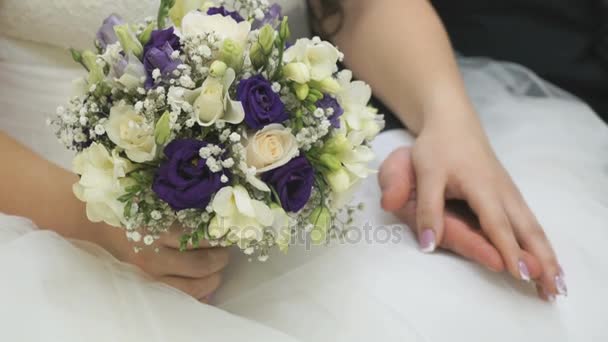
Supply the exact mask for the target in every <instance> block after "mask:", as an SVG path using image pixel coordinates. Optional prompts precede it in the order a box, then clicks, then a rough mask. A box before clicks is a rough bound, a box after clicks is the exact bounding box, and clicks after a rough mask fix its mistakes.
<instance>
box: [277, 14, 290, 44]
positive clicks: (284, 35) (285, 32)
mask: <svg viewBox="0 0 608 342" xmlns="http://www.w3.org/2000/svg"><path fill="white" fill-rule="evenodd" d="M279 37H280V38H281V40H282V41H286V40H288V39H289V37H291V31H290V30H289V18H288V17H287V16H284V17H283V21H282V22H281V28H280V29H279Z"/></svg>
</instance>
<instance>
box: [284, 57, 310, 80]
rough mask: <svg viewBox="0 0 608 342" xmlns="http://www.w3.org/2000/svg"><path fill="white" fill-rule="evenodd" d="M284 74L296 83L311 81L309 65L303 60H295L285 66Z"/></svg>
mask: <svg viewBox="0 0 608 342" xmlns="http://www.w3.org/2000/svg"><path fill="white" fill-rule="evenodd" d="M283 75H284V76H285V77H286V78H287V79H289V80H292V81H294V82H296V83H301V84H304V83H308V82H309V81H310V69H309V68H308V65H306V64H304V63H301V62H293V63H289V64H287V65H285V66H284V67H283Z"/></svg>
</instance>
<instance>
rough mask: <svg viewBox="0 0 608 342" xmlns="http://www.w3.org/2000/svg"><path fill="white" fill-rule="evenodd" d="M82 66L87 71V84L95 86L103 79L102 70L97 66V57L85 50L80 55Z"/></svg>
mask: <svg viewBox="0 0 608 342" xmlns="http://www.w3.org/2000/svg"><path fill="white" fill-rule="evenodd" d="M81 60H82V64H83V65H84V66H85V67H86V68H87V70H89V78H88V80H87V81H88V83H89V84H96V83H99V82H101V81H103V79H104V78H105V74H104V72H103V68H102V67H101V66H100V65H99V64H97V55H96V54H94V53H93V52H91V51H89V50H86V51H84V52H82V54H81Z"/></svg>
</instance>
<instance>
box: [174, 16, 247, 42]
mask: <svg viewBox="0 0 608 342" xmlns="http://www.w3.org/2000/svg"><path fill="white" fill-rule="evenodd" d="M249 31H251V23H250V22H248V21H246V20H245V21H242V22H240V23H237V22H236V20H234V19H232V18H231V17H229V16H228V17H224V16H223V15H221V14H215V15H207V14H206V13H202V12H198V11H193V12H190V13H188V14H186V15H185V16H184V18H183V19H182V27H181V34H182V36H183V37H185V38H187V37H190V36H196V35H199V34H205V33H215V34H217V35H219V36H220V37H222V39H221V41H224V40H225V39H230V40H232V41H233V42H235V43H237V44H240V46H241V47H244V46H245V44H246V43H247V37H248V36H249Z"/></svg>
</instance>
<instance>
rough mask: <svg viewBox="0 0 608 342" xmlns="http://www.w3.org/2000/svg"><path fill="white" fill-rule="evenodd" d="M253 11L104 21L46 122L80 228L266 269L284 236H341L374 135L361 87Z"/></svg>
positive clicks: (254, 1)
mask: <svg viewBox="0 0 608 342" xmlns="http://www.w3.org/2000/svg"><path fill="white" fill-rule="evenodd" d="M280 12H281V10H280V7H279V6H278V5H272V6H270V5H269V4H268V2H267V0H232V1H219V2H216V3H211V2H205V1H197V0H162V1H161V5H160V9H159V11H158V17H157V18H154V20H152V19H148V20H146V21H144V22H141V23H127V22H124V21H123V20H122V19H121V17H119V16H118V15H111V16H109V17H108V18H107V19H105V20H104V21H103V25H102V26H101V28H100V29H99V31H98V33H97V39H96V41H95V45H96V52H93V51H77V50H74V49H72V50H71V52H72V55H73V58H74V59H75V60H76V61H77V62H78V63H80V64H81V65H82V66H83V67H84V68H85V69H86V71H87V72H88V75H87V76H86V77H84V78H82V79H79V80H76V81H75V87H76V91H77V95H76V96H75V97H73V98H72V99H71V100H70V102H69V104H68V105H67V106H61V107H59V108H58V109H57V112H56V115H55V116H53V118H52V119H51V120H50V121H51V122H50V123H51V124H52V125H53V126H54V127H56V129H57V136H58V138H59V139H60V141H61V142H62V143H63V144H64V145H65V146H66V147H67V148H69V149H73V150H75V151H77V155H76V157H75V158H74V161H73V168H74V171H75V172H76V173H77V174H78V175H80V180H79V181H78V183H76V184H74V187H73V190H74V194H75V195H76V196H77V197H78V198H79V199H80V200H82V201H84V202H86V211H87V216H88V218H89V219H90V220H91V221H94V222H101V221H104V222H106V223H108V224H109V225H112V226H116V227H122V228H124V229H125V231H126V234H127V236H128V238H129V239H130V240H131V241H133V242H135V243H136V244H135V246H136V247H135V248H136V250H138V248H142V247H137V243H139V242H140V241H141V242H142V243H143V245H152V244H153V243H154V241H155V240H156V239H158V238H159V236H160V234H162V233H163V232H166V231H167V230H168V229H169V228H170V227H171V226H173V225H174V224H176V227H181V228H180V229H183V237H182V240H181V243H182V248H187V247H188V246H191V245H194V246H196V245H198V244H199V242H200V241H201V240H208V241H210V242H211V244H212V245H221V246H229V245H238V247H240V248H241V249H242V250H243V251H244V252H245V253H246V254H249V255H251V254H253V253H257V255H258V258H259V259H260V260H265V259H266V258H268V253H269V251H270V249H271V248H273V247H275V246H276V247H278V248H280V249H281V250H283V251H285V250H286V249H287V248H288V246H289V244H290V242H291V241H292V238H293V237H294V236H295V234H296V233H297V232H307V233H309V234H310V236H311V239H312V240H313V242H315V243H322V242H324V241H326V240H327V239H328V238H329V235H330V234H328V233H329V232H331V231H332V229H334V228H336V227H338V226H340V225H341V224H342V225H343V224H345V223H346V222H348V221H347V220H348V218H349V217H350V215H351V214H352V212H353V210H354V209H355V207H354V206H351V205H347V201H346V200H347V199H348V198H349V193H350V192H351V191H352V190H353V189H354V188H355V186H356V184H357V183H358V182H359V181H360V180H361V179H363V178H365V177H367V176H368V175H369V174H370V173H372V172H373V171H372V170H370V169H368V163H369V162H370V161H372V160H373V158H374V155H373V153H372V150H371V149H370V147H369V142H370V141H371V139H373V138H374V137H375V136H376V135H377V134H378V132H379V131H380V130H381V128H382V126H383V120H382V116H380V115H378V114H377V113H376V111H375V110H374V109H373V108H371V107H369V106H368V102H369V99H370V97H371V90H370V88H369V86H367V85H366V84H364V83H363V82H360V81H352V80H351V78H352V74H351V72H349V71H341V72H338V66H337V63H338V61H339V60H341V59H342V57H343V55H342V54H341V53H340V52H339V51H338V50H337V49H336V47H334V46H333V45H332V44H330V43H328V42H326V41H322V40H321V39H319V38H313V39H299V40H297V41H296V42H295V43H293V44H291V43H289V38H290V30H289V25H288V18H287V17H282V16H281V13H280Z"/></svg>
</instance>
